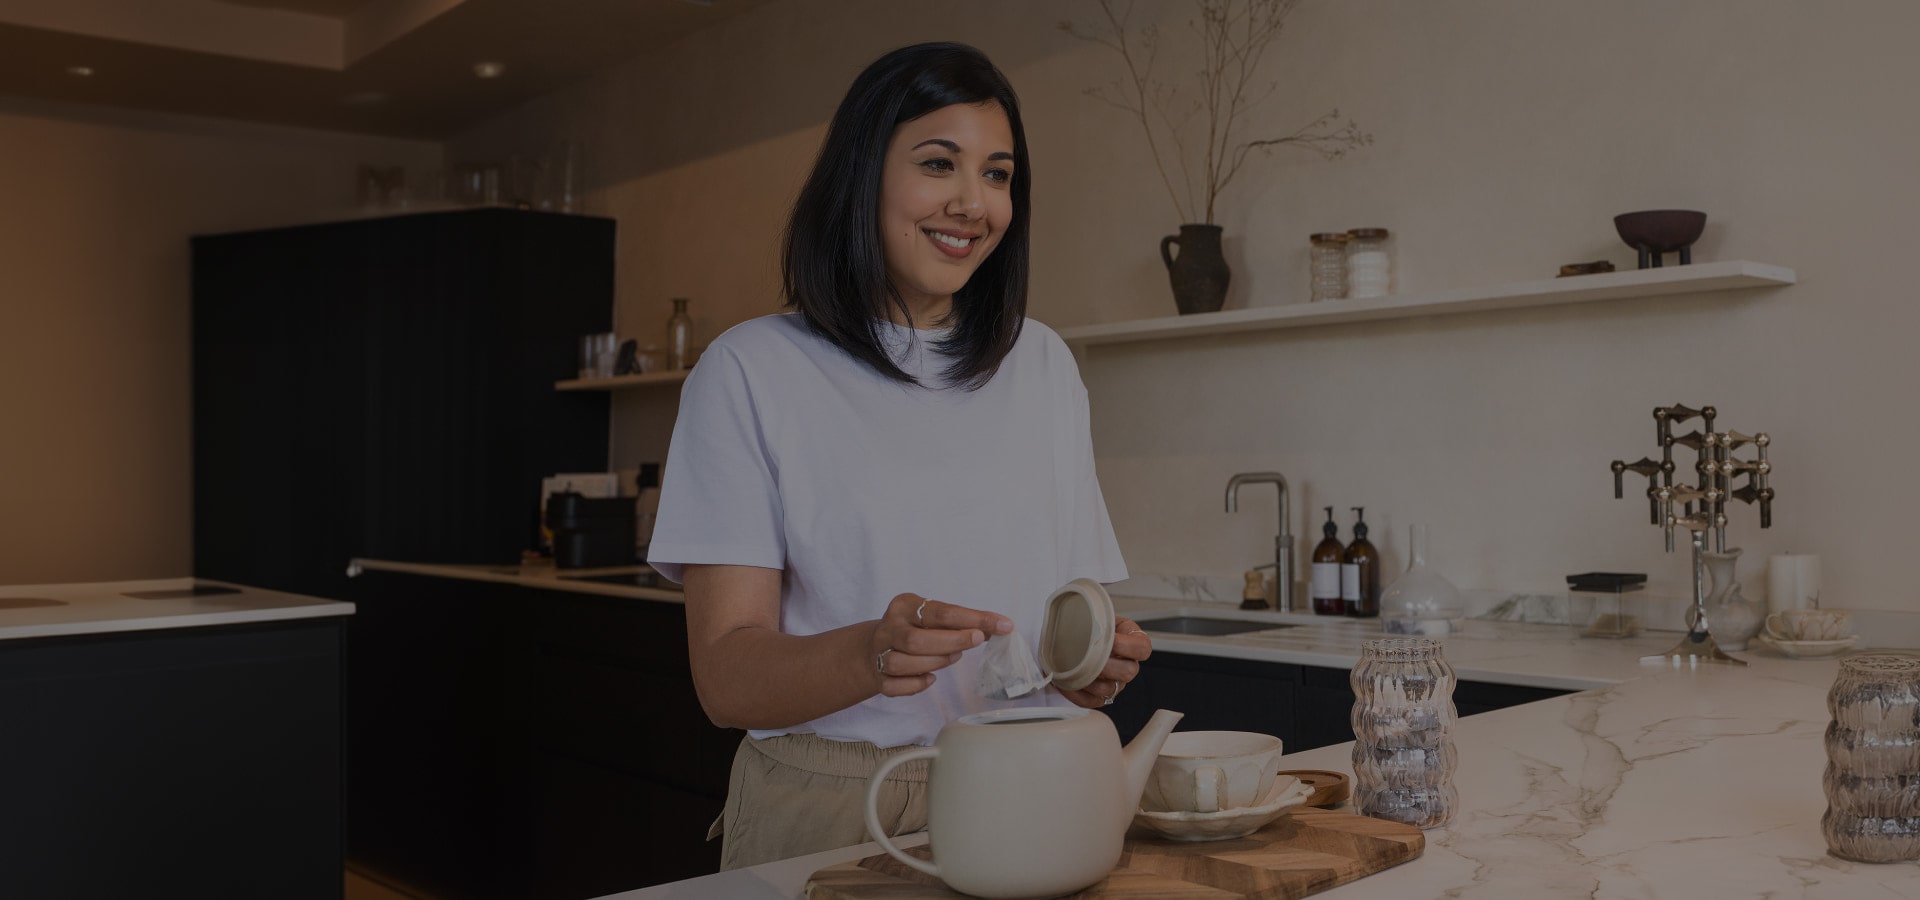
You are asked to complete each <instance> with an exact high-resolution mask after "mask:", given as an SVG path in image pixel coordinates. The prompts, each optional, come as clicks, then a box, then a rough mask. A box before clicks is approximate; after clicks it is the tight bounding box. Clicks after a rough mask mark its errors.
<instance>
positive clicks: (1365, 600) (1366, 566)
mask: <svg viewBox="0 0 1920 900" xmlns="http://www.w3.org/2000/svg"><path fill="white" fill-rule="evenodd" d="M1353 511H1354V513H1355V514H1356V521H1355V522H1354V523H1353V543H1351V544H1348V545H1347V549H1346V552H1344V553H1342V554H1341V555H1340V603H1341V606H1342V607H1343V610H1344V611H1345V612H1346V614H1347V615H1349V616H1358V617H1360V618H1371V617H1373V616H1377V615H1379V614H1380V551H1378V550H1375V549H1374V547H1373V542H1372V541H1369V540H1367V523H1366V521H1365V519H1366V515H1367V510H1366V508H1365V507H1362V506H1356V507H1353Z"/></svg>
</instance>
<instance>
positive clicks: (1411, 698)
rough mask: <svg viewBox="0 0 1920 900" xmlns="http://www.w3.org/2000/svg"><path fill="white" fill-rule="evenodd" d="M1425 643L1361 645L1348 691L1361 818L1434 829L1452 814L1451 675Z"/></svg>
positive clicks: (1437, 647) (1455, 799) (1455, 716)
mask: <svg viewBox="0 0 1920 900" xmlns="http://www.w3.org/2000/svg"><path fill="white" fill-rule="evenodd" d="M1441 646H1442V645H1441V643H1440V642H1439V641H1437V640H1433V639H1431V638H1384V639H1379V640H1371V641H1365V642H1362V643H1361V645H1360V661H1359V663H1358V664H1356V665H1355V666H1354V667H1353V673H1352V675H1351V676H1350V680H1351V683H1352V685H1353V696H1354V701H1353V801H1354V806H1355V807H1357V808H1358V809H1359V811H1360V814H1361V815H1365V816H1373V817H1374V818H1377V819H1389V820H1392V821H1395V822H1404V823H1406V824H1408V825H1412V826H1414V827H1416V828H1437V827H1439V826H1441V825H1445V824H1447V823H1448V822H1449V821H1452V819H1453V814H1454V809H1455V808H1456V807H1457V806H1459V801H1460V797H1459V793H1458V792H1457V791H1455V790H1454V787H1453V772H1454V769H1455V768H1456V767H1457V766H1458V765H1459V756H1458V754H1457V753H1456V752H1455V750H1454V746H1453V728H1454V723H1456V722H1458V721H1459V719H1460V714H1459V712H1458V711H1457V710H1456V709H1455V708H1454V705H1453V687H1454V683H1455V681H1456V679H1455V676H1454V674H1453V667H1452V666H1450V665H1448V664H1447V661H1446V659H1445V658H1444V657H1442V656H1441V652H1440V651H1441Z"/></svg>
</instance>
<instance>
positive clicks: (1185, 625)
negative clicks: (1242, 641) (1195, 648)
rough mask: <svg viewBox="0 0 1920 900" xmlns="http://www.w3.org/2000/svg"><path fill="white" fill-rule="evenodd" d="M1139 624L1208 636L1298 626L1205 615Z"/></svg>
mask: <svg viewBox="0 0 1920 900" xmlns="http://www.w3.org/2000/svg"><path fill="white" fill-rule="evenodd" d="M1139 624H1140V627H1141V629H1143V630H1146V631H1158V632H1160V633H1162V634H1201V635H1210V636H1218V635H1223V634H1244V633H1246V632H1249V631H1270V630H1272V629H1275V628H1295V627H1298V626H1294V625H1288V624H1285V623H1281V622H1251V621H1248V620H1246V619H1214V618H1209V617H1205V616H1169V617H1167V618H1165V619H1147V620H1144V621H1142V622H1140V623H1139Z"/></svg>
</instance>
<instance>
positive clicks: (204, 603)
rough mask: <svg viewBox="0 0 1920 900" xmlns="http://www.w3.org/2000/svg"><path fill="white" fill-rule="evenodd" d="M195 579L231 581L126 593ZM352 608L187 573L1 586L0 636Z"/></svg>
mask: <svg viewBox="0 0 1920 900" xmlns="http://www.w3.org/2000/svg"><path fill="white" fill-rule="evenodd" d="M196 584H201V585H217V586H221V587H230V588H237V589H238V592H237V593H232V594H214V595H210V596H205V597H166V598H161V599H147V598H141V597H130V596H128V594H129V593H130V592H145V591H182V592H184V591H185V590H186V589H188V588H191V587H193V586H194V585H196ZM352 614H353V604H351V603H342V602H339V601H337V600H323V599H321V598H319V597H307V596H303V595H300V594H287V593H282V592H280V591H269V590H264V589H261V588H252V587H246V586H244V585H238V584H227V583H226V582H219V581H207V580H205V579H193V578H164V579H155V580H152V581H115V582H100V583H93V584H26V585H8V586H4V587H0V640H10V639H19V638H37V637H59V636H62V635H75V634H112V633H115V632H121V631H150V630H154V629H160V628H199V627H204V626H208V625H239V624H245V623H248V622H272V621H278V620H285V619H311V618H321V617H326V616H346V615H352Z"/></svg>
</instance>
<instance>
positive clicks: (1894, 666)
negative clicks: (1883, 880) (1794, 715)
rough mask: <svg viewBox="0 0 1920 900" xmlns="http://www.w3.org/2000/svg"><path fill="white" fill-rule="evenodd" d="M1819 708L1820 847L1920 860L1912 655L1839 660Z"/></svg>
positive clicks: (1918, 663)
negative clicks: (1823, 804) (1825, 716)
mask: <svg viewBox="0 0 1920 900" xmlns="http://www.w3.org/2000/svg"><path fill="white" fill-rule="evenodd" d="M1827 711H1828V712H1829V713H1831V714H1832V716H1833V721H1832V722H1830V723H1828V725H1827V771H1826V774H1825V776H1824V777H1823V778H1822V779H1821V783H1822V787H1824V788H1825V789H1826V794H1827V811H1826V814H1825V815H1823V816H1821V817H1820V832H1821V833H1822V834H1823V835H1825V836H1826V839H1827V849H1828V850H1830V851H1831V852H1832V853H1833V855H1834V856H1838V857H1840V858H1841V859H1851V860H1856V861H1858V862H1894V861H1897V860H1908V859H1920V725H1917V724H1916V722H1917V721H1920V656H1914V655H1912V654H1906V653H1862V654H1858V655H1855V656H1849V657H1846V658H1844V659H1842V660H1840V674H1839V675H1837V676H1836V677H1835V678H1834V680H1833V688H1832V689H1831V690H1829V691H1828V692H1827Z"/></svg>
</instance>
